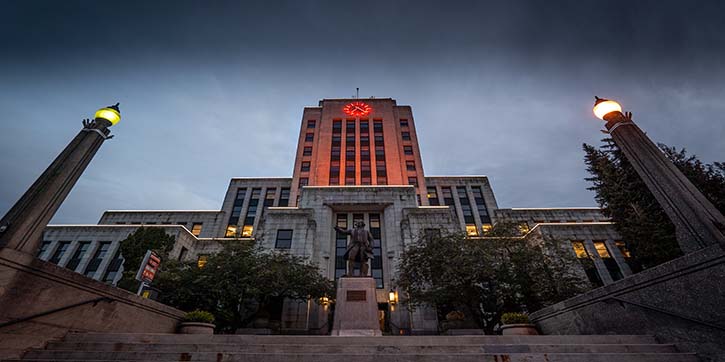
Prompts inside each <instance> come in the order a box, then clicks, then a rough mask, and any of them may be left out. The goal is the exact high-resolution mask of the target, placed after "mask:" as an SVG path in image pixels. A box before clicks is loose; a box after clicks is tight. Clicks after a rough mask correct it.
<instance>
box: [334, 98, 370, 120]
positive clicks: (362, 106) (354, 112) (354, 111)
mask: <svg viewBox="0 0 725 362" xmlns="http://www.w3.org/2000/svg"><path fill="white" fill-rule="evenodd" d="M342 110H343V112H345V113H347V114H348V115H351V116H353V117H362V116H367V115H368V114H370V111H372V110H373V108H372V107H370V106H369V105H368V104H366V103H364V102H352V103H350V104H348V105H346V106H345V107H343V108H342Z"/></svg>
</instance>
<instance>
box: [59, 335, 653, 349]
mask: <svg viewBox="0 0 725 362" xmlns="http://www.w3.org/2000/svg"><path fill="white" fill-rule="evenodd" d="M391 340H392V341H394V342H391ZM64 341H66V342H108V343H172V344H187V343H188V344H203V343H221V344H327V345H331V344H338V345H370V344H372V345H377V344H391V343H394V344H395V345H398V346H401V345H419V346H421V345H427V346H438V345H470V344H474V345H482V344H656V343H657V341H656V340H655V339H654V337H653V336H650V335H545V336H383V337H365V338H360V337H332V336H297V335H284V336H282V335H277V336H254V335H231V334H214V335H200V334H194V335H192V334H137V333H71V334H68V335H67V336H66V337H65V338H64Z"/></svg>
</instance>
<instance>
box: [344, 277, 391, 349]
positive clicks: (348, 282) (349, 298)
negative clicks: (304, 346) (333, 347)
mask: <svg viewBox="0 0 725 362" xmlns="http://www.w3.org/2000/svg"><path fill="white" fill-rule="evenodd" d="M332 335H333V336H382V335H383V333H382V331H381V330H380V321H379V320H378V302H377V296H376V295H375V279H373V278H370V277H362V278H361V277H355V278H349V277H342V278H340V279H339V280H338V283H337V301H336V305H335V320H334V321H333V327H332Z"/></svg>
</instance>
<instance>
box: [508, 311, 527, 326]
mask: <svg viewBox="0 0 725 362" xmlns="http://www.w3.org/2000/svg"><path fill="white" fill-rule="evenodd" d="M501 323H503V324H529V323H531V321H529V316H528V315H526V314H524V313H504V314H503V315H502V316H501Z"/></svg>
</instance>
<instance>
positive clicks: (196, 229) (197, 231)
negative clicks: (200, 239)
mask: <svg viewBox="0 0 725 362" xmlns="http://www.w3.org/2000/svg"><path fill="white" fill-rule="evenodd" d="M201 225H202V223H200V222H195V223H193V224H192V225H191V233H192V234H194V236H199V235H201Z"/></svg>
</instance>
